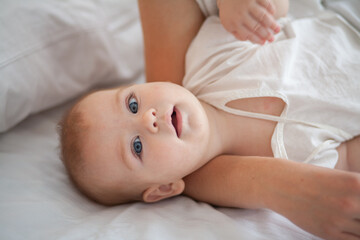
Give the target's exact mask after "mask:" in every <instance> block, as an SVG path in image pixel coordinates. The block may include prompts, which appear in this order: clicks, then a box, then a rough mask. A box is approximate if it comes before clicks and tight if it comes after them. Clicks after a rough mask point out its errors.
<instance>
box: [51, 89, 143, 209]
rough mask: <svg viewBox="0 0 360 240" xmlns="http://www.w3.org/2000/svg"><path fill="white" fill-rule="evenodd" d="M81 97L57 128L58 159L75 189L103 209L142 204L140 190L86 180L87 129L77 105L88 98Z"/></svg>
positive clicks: (88, 126)
mask: <svg viewBox="0 0 360 240" xmlns="http://www.w3.org/2000/svg"><path fill="white" fill-rule="evenodd" d="M90 94H91V93H89V94H87V95H86V96H84V97H82V98H81V99H80V100H79V101H78V102H77V103H76V104H75V105H74V106H73V107H72V108H71V109H69V110H68V111H67V112H66V113H65V114H64V116H63V118H62V120H61V121H60V122H59V124H58V133H59V137H60V158H61V160H62V162H63V164H64V166H65V168H66V170H67V173H68V175H69V177H70V179H71V181H72V182H73V184H74V185H75V187H76V188H77V189H78V190H79V191H80V192H81V193H82V194H84V195H85V196H87V197H88V198H90V199H92V200H93V201H95V202H97V203H100V204H104V205H116V204H122V203H128V202H134V201H141V199H142V197H141V195H142V194H141V193H142V190H139V189H141V188H139V187H135V186H123V187H122V188H121V192H119V189H117V190H116V191H115V189H111V187H110V188H109V187H101V186H99V185H96V184H94V183H89V181H87V180H86V178H87V177H88V175H89V174H88V171H87V167H88V166H87V165H86V159H85V158H84V157H83V154H82V149H83V146H84V144H85V141H84V140H85V139H86V137H87V132H88V131H89V129H90V125H89V124H88V122H87V121H86V119H85V117H84V112H83V111H82V110H81V107H80V103H81V101H83V100H84V99H85V98H86V97H87V96H89V95H90Z"/></svg>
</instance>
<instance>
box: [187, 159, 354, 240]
mask: <svg viewBox="0 0 360 240" xmlns="http://www.w3.org/2000/svg"><path fill="white" fill-rule="evenodd" d="M185 183H186V188H185V194H186V195H188V196H190V197H192V198H195V199H197V200H200V201H204V202H209V203H211V204H215V205H219V206H229V207H241V208H269V209H271V210H273V211H275V212H278V213H279V214H282V215H283V216H285V217H287V218H288V219H289V220H291V221H292V222H293V223H295V224H296V225H298V226H299V227H301V228H303V229H304V230H306V231H308V232H310V233H313V234H315V235H317V236H320V237H323V238H325V239H339V240H341V239H359V237H360V221H359V219H360V175H358V174H355V173H349V172H345V171H340V170H333V169H327V168H322V167H317V166H313V165H308V164H302V163H297V162H294V161H289V160H281V159H275V158H264V157H240V156H220V157H217V158H215V159H214V160H212V161H210V162H209V163H208V164H207V165H205V166H204V167H202V168H201V169H199V170H198V171H196V172H195V173H193V174H191V175H189V176H187V177H186V178H185ZM354 235H356V236H358V237H357V238H356V237H354Z"/></svg>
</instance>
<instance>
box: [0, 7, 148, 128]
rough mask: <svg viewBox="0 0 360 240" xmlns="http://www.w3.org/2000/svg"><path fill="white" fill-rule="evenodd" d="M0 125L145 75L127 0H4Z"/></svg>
mask: <svg viewBox="0 0 360 240" xmlns="http://www.w3.org/2000/svg"><path fill="white" fill-rule="evenodd" d="M0 29H1V30H0V39H1V40H0V132H3V131H6V130H7V129H9V128H10V127H12V126H14V125H15V124H17V123H18V122H20V121H21V120H23V119H24V118H26V117H27V116H28V115H29V114H32V113H36V112H39V111H42V110H44V109H48V108H51V107H53V106H56V105H59V104H61V103H63V102H65V101H67V100H69V99H71V98H74V97H76V96H78V95H80V94H81V93H84V92H85V91H87V90H89V89H90V88H93V87H95V86H96V87H98V86H109V85H115V84H118V83H124V82H130V81H143V79H142V78H143V69H144V63H143V43H142V35H141V34H142V33H141V25H140V20H139V15H138V9H137V2H136V1H133V0H126V1H124V0H121V1H119V0H102V1H97V0H69V1H62V0H47V1H43V0H32V1H28V0H2V1H1V8H0Z"/></svg>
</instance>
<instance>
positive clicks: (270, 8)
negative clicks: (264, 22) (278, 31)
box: [257, 0, 275, 15]
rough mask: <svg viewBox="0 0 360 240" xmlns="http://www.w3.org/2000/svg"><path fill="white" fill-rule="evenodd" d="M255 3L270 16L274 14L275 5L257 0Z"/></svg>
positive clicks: (266, 0)
mask: <svg viewBox="0 0 360 240" xmlns="http://www.w3.org/2000/svg"><path fill="white" fill-rule="evenodd" d="M257 3H258V4H259V5H261V6H263V7H264V8H265V9H266V10H267V11H268V12H269V13H270V14H271V15H274V14H275V5H274V3H273V2H272V1H270V0H257Z"/></svg>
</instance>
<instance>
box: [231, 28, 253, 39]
mask: <svg viewBox="0 0 360 240" xmlns="http://www.w3.org/2000/svg"><path fill="white" fill-rule="evenodd" d="M231 33H232V34H233V35H234V36H235V37H236V38H237V39H239V40H241V41H247V40H249V39H248V37H249V36H250V35H251V34H252V32H250V31H249V30H248V29H247V28H246V27H244V26H242V25H241V26H238V31H232V32H231Z"/></svg>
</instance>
